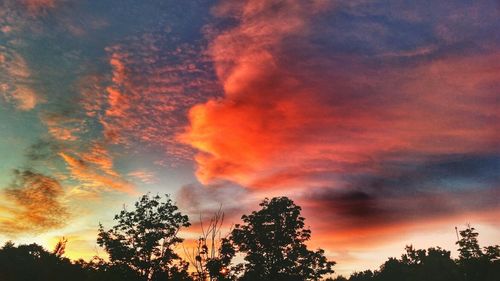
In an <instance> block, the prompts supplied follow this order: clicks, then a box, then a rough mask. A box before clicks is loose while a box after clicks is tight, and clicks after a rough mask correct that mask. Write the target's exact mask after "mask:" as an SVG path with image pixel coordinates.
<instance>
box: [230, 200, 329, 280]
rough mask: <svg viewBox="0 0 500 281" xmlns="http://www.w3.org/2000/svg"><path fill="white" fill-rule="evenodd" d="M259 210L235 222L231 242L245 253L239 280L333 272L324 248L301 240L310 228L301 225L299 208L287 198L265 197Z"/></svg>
mask: <svg viewBox="0 0 500 281" xmlns="http://www.w3.org/2000/svg"><path fill="white" fill-rule="evenodd" d="M260 206H261V207H262V209H261V210H259V211H254V212H252V214H250V215H244V216H243V217H242V220H243V222H244V224H242V225H240V224H237V225H235V228H234V229H233V231H232V234H231V241H232V243H233V245H234V246H235V247H236V248H237V249H238V251H239V252H241V253H242V254H244V255H245V261H246V263H244V264H241V265H240V268H241V269H242V271H243V272H242V274H243V276H242V277H241V280H269V281H276V280H287V281H292V280H320V279H321V277H322V276H323V275H325V274H329V273H333V270H332V267H333V265H334V264H335V263H334V262H332V261H328V260H327V259H326V257H325V256H324V251H323V250H321V249H319V250H317V251H310V250H309V249H307V246H306V245H305V242H306V241H308V240H309V239H310V238H311V231H310V230H309V229H305V228H304V218H303V217H301V216H300V211H301V208H300V207H299V206H297V205H295V204H294V202H293V201H292V200H290V199H288V198H287V197H277V198H272V199H271V200H269V199H267V198H266V199H265V200H264V201H263V202H262V203H261V204H260Z"/></svg>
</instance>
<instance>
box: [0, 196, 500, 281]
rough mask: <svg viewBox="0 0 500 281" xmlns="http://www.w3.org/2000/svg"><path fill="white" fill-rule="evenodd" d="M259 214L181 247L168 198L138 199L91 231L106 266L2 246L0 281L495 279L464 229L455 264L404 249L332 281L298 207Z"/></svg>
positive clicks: (183, 224) (487, 257)
mask: <svg viewBox="0 0 500 281" xmlns="http://www.w3.org/2000/svg"><path fill="white" fill-rule="evenodd" d="M260 207H261V208H260V210H258V211H254V212H252V213H251V214H249V215H244V216H243V217H242V223H241V224H236V225H235V226H234V227H233V228H232V229H231V231H229V233H227V235H224V234H223V233H221V232H222V231H221V229H222V225H223V220H224V217H223V213H222V212H221V211H219V212H217V213H216V214H215V215H214V216H213V218H212V219H211V220H210V221H208V222H204V223H202V224H201V233H200V237H199V239H198V240H197V241H196V243H194V245H191V246H186V245H184V244H186V243H183V239H182V238H181V237H180V236H179V231H180V230H182V229H184V228H187V227H189V226H190V222H189V220H188V217H187V216H186V215H184V214H182V213H181V212H180V211H179V210H178V208H177V206H176V205H175V204H174V203H173V201H172V200H171V199H170V198H169V197H168V196H166V197H160V196H158V195H157V196H150V195H144V196H142V197H141V198H140V200H139V201H137V202H136V203H135V205H134V208H133V209H132V210H127V209H125V208H124V209H123V210H122V211H121V212H120V213H119V214H117V215H116V216H115V218H114V220H115V222H116V224H115V225H114V226H112V227H111V228H106V227H105V226H103V225H99V233H98V237H97V243H98V244H99V245H100V246H101V247H103V248H104V249H105V251H106V252H107V254H108V255H107V258H106V259H103V258H101V257H94V258H93V259H91V260H90V261H84V260H77V261H71V260H69V259H67V258H65V257H64V252H65V247H66V243H67V240H65V239H61V240H60V242H59V243H58V244H57V245H56V247H55V249H54V250H53V251H48V250H46V249H44V248H42V247H41V246H39V245H36V244H30V245H19V246H16V245H14V244H13V243H11V242H7V243H6V244H5V245H4V246H3V247H2V248H0V280H1V281H25V280H26V281H28V280H29V281H42V280H43V281H59V280H61V281H62V280H64V281H66V280H74V281H118V280H120V281H160V280H183V281H184V280H186V281H194V280H196V281H198V280H200V281H201V280H203V281H205V280H212V281H213V280H218V281H224V280H238V281H260V280H268V281H285V280H286V281H302V280H336V281H345V280H350V281H359V280H376V281H392V280H398V281H417V280H418V281H424V280H425V281H448V280H450V281H451V280H453V281H462V280H463V281H499V280H500V261H499V258H500V248H499V246H490V247H485V248H483V249H481V248H480V247H479V244H478V241H477V236H478V234H477V232H475V230H474V228H472V227H468V228H467V229H465V230H463V231H460V235H461V239H460V240H459V241H458V242H457V244H458V247H459V252H460V257H459V258H458V259H457V260H453V259H452V258H451V257H450V252H449V251H446V250H443V249H441V248H439V247H437V248H430V249H428V250H416V249H414V248H413V247H411V246H409V247H407V248H406V254H404V255H403V256H402V257H401V259H395V258H390V259H389V260H388V261H386V262H385V263H384V264H383V265H382V266H381V267H380V269H379V270H377V271H374V272H372V271H369V270H367V271H363V272H357V273H354V274H352V275H351V276H350V277H349V278H344V277H342V276H339V277H336V278H335V279H333V278H332V277H331V276H332V274H333V272H334V271H333V266H334V265H335V262H333V261H329V260H328V259H327V258H326V257H325V254H324V251H323V250H321V249H318V250H315V251H313V250H310V249H308V247H307V246H306V242H307V241H308V240H309V239H310V238H311V231H310V230H309V229H307V228H305V225H304V220H305V219H304V218H303V217H302V216H301V214H300V213H301V208H300V207H299V206H297V205H295V204H294V202H293V201H292V200H290V199H288V198H286V197H278V198H272V199H265V200H264V201H263V202H262V203H261V204H260ZM180 254H182V256H184V258H181V255H180ZM237 261H243V262H240V263H238V262H237ZM190 266H191V269H189V267H190ZM325 278H327V279H325Z"/></svg>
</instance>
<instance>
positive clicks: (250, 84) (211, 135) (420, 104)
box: [180, 1, 500, 187]
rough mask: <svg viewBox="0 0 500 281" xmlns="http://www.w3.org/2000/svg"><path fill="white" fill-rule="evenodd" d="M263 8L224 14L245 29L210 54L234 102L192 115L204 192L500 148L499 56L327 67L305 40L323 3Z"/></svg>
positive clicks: (341, 61) (343, 60) (203, 107)
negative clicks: (208, 186) (397, 159)
mask: <svg viewBox="0 0 500 281" xmlns="http://www.w3.org/2000/svg"><path fill="white" fill-rule="evenodd" d="M266 3H267V4H262V2H260V1H249V2H248V3H247V4H246V5H243V6H242V5H239V4H238V5H236V4H235V5H234V6H232V5H231V4H228V3H226V4H225V5H224V6H222V8H219V10H216V11H218V12H220V10H222V11H230V12H231V13H232V14H231V15H232V16H235V17H236V18H237V20H238V22H239V25H237V26H236V27H234V28H232V29H230V30H228V31H224V32H220V33H219V34H217V35H215V36H214V38H215V39H214V40H213V42H212V46H211V53H212V56H213V60H214V63H215V65H216V69H217V73H218V76H219V79H220V82H221V84H222V85H223V86H224V91H225V96H224V98H223V99H212V100H210V101H208V102H207V103H205V104H200V105H197V106H195V107H193V108H192V109H191V110H190V113H189V119H190V126H189V127H188V128H187V131H186V132H185V134H183V135H182V136H181V137H180V139H181V140H182V141H184V142H186V143H189V144H190V145H192V146H193V147H194V148H196V149H197V150H199V152H200V153H199V154H198V155H197V156H196V162H197V164H198V171H197V176H198V178H199V180H200V181H202V182H203V183H209V182H211V181H214V180H219V179H223V180H230V181H234V182H237V183H239V184H242V185H244V186H250V187H259V186H271V185H275V186H276V185H279V182H278V181H284V183H287V184H288V183H290V180H293V181H294V182H295V183H297V184H298V183H299V182H300V180H299V178H300V177H301V176H300V175H299V174H304V175H303V178H304V181H303V182H304V184H309V183H310V182H311V181H310V178H309V176H310V175H314V174H316V175H317V176H318V177H320V175H321V174H326V175H328V174H332V173H339V172H342V171H345V170H348V171H351V172H352V171H353V166H358V168H360V169H361V167H363V169H364V168H366V167H367V163H370V162H372V163H374V159H380V158H381V157H389V156H387V155H391V154H394V153H397V154H398V155H405V154H407V155H409V154H411V155H412V157H413V156H414V155H415V154H427V153H444V154H446V153H470V152H485V151H491V150H492V149H494V147H496V146H497V145H498V144H499V141H498V140H499V133H498V130H493V129H492V126H493V125H494V124H496V123H498V121H499V119H500V118H499V113H498V110H497V109H498V108H497V106H498V105H497V103H495V102H494V100H495V95H496V94H495V92H494V91H493V90H492V89H493V87H494V86H493V85H495V84H496V83H498V82H500V74H499V73H500V72H498V71H495V64H494V62H495V61H497V60H498V59H499V58H500V55H498V54H489V55H474V56H473V57H468V58H459V57H448V58H442V59H436V60H435V61H424V62H421V63H419V64H416V65H409V66H394V65H391V66H390V67H383V66H380V65H378V66H376V67H374V66H373V65H370V64H369V63H367V62H364V61H363V59H362V58H357V57H340V58H339V57H334V58H331V57H328V56H325V57H320V56H321V55H322V54H321V53H318V52H319V50H318V47H317V46H315V45H313V44H311V43H310V42H309V41H308V34H309V33H310V32H311V28H312V27H311V26H309V25H308V23H309V21H310V20H311V17H313V16H315V15H317V14H319V11H318V10H317V9H315V8H314V5H313V4H312V3H314V2H310V3H309V4H303V3H304V2H300V1H285V2H280V3H281V4H277V3H274V2H273V1H270V2H266ZM301 3H302V4H301ZM235 11H236V12H235ZM220 13H221V12H220ZM296 49H299V50H296ZM375 162H376V161H375ZM284 175H292V176H291V177H287V176H284ZM313 184H314V182H313Z"/></svg>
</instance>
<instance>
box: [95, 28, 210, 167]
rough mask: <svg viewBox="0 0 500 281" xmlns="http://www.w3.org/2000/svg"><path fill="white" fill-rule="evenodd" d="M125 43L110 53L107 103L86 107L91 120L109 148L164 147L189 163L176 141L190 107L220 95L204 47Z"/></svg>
mask: <svg viewBox="0 0 500 281" xmlns="http://www.w3.org/2000/svg"><path fill="white" fill-rule="evenodd" d="M124 41H125V42H124V43H120V44H116V45H114V46H110V47H107V48H106V51H107V52H108V55H109V65H110V67H111V69H112V77H111V82H112V83H111V85H109V86H107V87H105V88H103V92H104V93H105V95H104V97H105V98H104V100H103V101H100V102H99V104H95V103H94V105H93V106H92V107H89V106H90V104H89V103H87V104H88V105H89V106H88V107H89V109H90V110H89V111H88V115H96V114H97V116H98V118H99V120H100V122H101V125H102V126H103V128H104V129H103V130H104V132H103V134H104V136H105V138H106V140H107V141H108V142H110V143H113V144H121V145H125V146H127V147H140V146H138V145H137V144H145V145H147V146H148V147H156V148H160V149H162V150H164V151H165V152H166V153H167V154H168V155H169V159H171V161H172V162H176V161H179V160H185V159H189V158H190V157H191V154H192V150H191V149H190V148H189V147H188V146H185V145H182V144H180V143H179V142H177V140H176V139H175V136H176V134H177V133H178V132H179V131H180V130H182V129H183V127H184V126H185V124H186V123H187V119H186V118H185V113H186V112H187V110H188V108H190V107H191V106H192V105H194V104H196V103H198V102H200V101H204V100H206V99H207V98H208V97H213V96H215V95H216V94H217V85H216V81H215V79H214V77H213V75H212V74H211V68H210V64H209V61H208V60H207V59H206V58H205V55H204V52H203V50H202V47H201V46H198V45H196V44H193V45H189V44H180V43H179V42H175V41H174V42H171V40H170V39H166V38H163V37H162V36H156V35H152V34H144V35H142V36H140V37H138V38H136V37H132V38H129V39H127V40H124ZM96 108H99V109H98V110H97V111H96Z"/></svg>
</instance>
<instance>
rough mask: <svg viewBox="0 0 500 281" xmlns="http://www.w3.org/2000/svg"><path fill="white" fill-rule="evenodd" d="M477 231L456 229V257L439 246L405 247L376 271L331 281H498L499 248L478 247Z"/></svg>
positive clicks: (499, 267)
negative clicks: (398, 257) (457, 255)
mask: <svg viewBox="0 0 500 281" xmlns="http://www.w3.org/2000/svg"><path fill="white" fill-rule="evenodd" d="M478 235H479V234H478V233H477V232H476V231H475V229H474V228H473V227H471V226H467V228H466V229H465V230H462V231H460V237H461V238H460V239H459V240H458V242H457V245H458V247H459V249H458V250H459V253H460V255H459V258H458V259H452V258H451V256H450V252H449V251H447V250H444V249H442V248H440V247H435V248H429V249H427V250H423V249H420V250H417V249H414V248H413V247H412V246H407V247H406V253H405V254H403V255H402V256H401V258H400V259H396V258H389V259H388V260H387V261H386V262H385V263H384V264H382V266H380V269H379V270H375V271H371V270H366V271H362V272H355V273H353V274H352V275H351V276H350V277H349V278H345V277H343V276H339V277H337V278H335V279H330V278H329V280H331V281H499V280H500V247H499V246H498V245H496V246H488V247H484V248H483V249H481V247H480V246H479V243H478V240H477V237H478Z"/></svg>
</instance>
